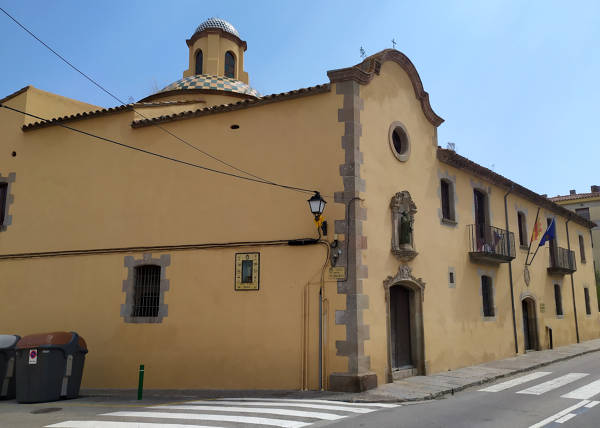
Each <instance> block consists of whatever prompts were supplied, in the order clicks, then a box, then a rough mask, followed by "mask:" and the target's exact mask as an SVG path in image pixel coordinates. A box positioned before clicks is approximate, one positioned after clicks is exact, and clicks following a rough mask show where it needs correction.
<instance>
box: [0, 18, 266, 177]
mask: <svg viewBox="0 0 600 428" xmlns="http://www.w3.org/2000/svg"><path fill="white" fill-rule="evenodd" d="M0 10H1V11H2V12H4V14H5V15H6V16H8V17H9V18H10V19H12V20H13V21H14V22H15V24H17V25H18V26H19V27H21V28H22V29H23V30H25V31H26V32H27V33H28V34H29V35H30V36H31V37H33V38H34V39H36V40H37V41H38V42H40V43H41V44H42V45H43V46H44V47H45V48H46V49H48V50H49V51H50V52H52V53H53V54H54V55H56V56H57V57H58V58H60V59H61V60H62V61H63V62H64V63H65V64H67V65H68V66H69V67H71V68H72V69H73V70H75V71H76V72H78V73H79V74H81V75H82V76H83V77H85V78H86V79H87V80H89V81H90V82H92V83H93V84H94V85H96V86H97V87H98V88H99V89H100V90H102V91H103V92H105V93H106V94H108V95H109V96H111V97H112V98H113V99H115V100H116V101H117V102H119V103H121V104H123V105H125V104H127V103H125V102H124V101H122V100H121V99H120V98H119V97H117V96H116V95H114V94H113V93H112V92H110V91H109V90H108V89H106V88H105V87H104V86H102V85H101V84H100V83H98V82H96V81H95V80H94V79H92V78H91V77H90V76H88V75H87V74H86V73H84V72H83V71H81V70H80V69H79V68H77V67H76V66H75V65H73V64H72V63H71V62H70V61H69V60H68V59H66V58H65V57H63V56H62V55H61V54H59V53H58V52H56V51H55V50H54V49H52V48H51V47H50V46H49V45H48V44H47V43H45V42H44V41H43V40H42V39H40V38H39V37H38V36H36V35H35V34H34V33H33V32H31V31H30V30H29V29H28V28H27V27H25V26H24V25H23V24H21V23H20V22H19V21H18V20H17V19H16V18H15V17H13V16H12V15H11V14H9V13H8V12H7V11H6V10H4V9H3V8H2V7H0ZM132 110H133V111H134V112H135V113H136V114H138V115H140V116H141V117H143V118H144V119H149V118H148V117H147V116H145V115H144V114H142V113H140V112H139V111H137V110H136V109H135V108H133V106H132ZM152 125H153V126H156V127H157V128H158V129H160V130H161V131H163V132H165V133H167V134H169V135H170V136H171V137H173V138H175V139H176V140H178V141H180V142H181V143H183V144H185V145H186V146H188V147H190V148H192V149H194V150H197V151H199V152H200V153H202V154H203V155H205V156H208V157H209V158H211V159H213V160H215V161H217V162H219V163H221V164H223V165H226V166H228V167H229V168H232V169H234V170H236V171H238V172H241V173H242V174H246V175H248V176H250V177H253V178H255V179H257V180H261V181H264V182H265V183H272V184H276V183H274V182H271V181H270V180H267V179H265V178H262V177H260V176H258V175H255V174H252V173H251V172H248V171H245V170H243V169H241V168H238V167H236V166H234V165H232V164H230V163H228V162H226V161H224V160H222V159H219V158H218V157H216V156H214V155H212V154H210V153H208V152H207V151H205V150H202V149H201V148H199V147H197V146H195V145H193V144H192V143H190V142H188V141H186V140H184V139H183V138H181V137H179V136H177V135H176V134H174V133H173V132H171V131H169V130H168V129H166V128H164V127H163V126H161V125H159V124H156V123H153V124H152Z"/></svg>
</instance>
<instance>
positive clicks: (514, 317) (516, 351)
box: [504, 186, 519, 354]
mask: <svg viewBox="0 0 600 428" xmlns="http://www.w3.org/2000/svg"><path fill="white" fill-rule="evenodd" d="M513 189H514V187H513V186H511V188H510V189H509V190H508V192H506V194H505V195H504V219H505V220H506V245H507V247H508V254H509V255H510V238H509V237H510V234H509V232H510V229H509V228H508V206H507V202H506V198H508V195H509V194H510V193H511V192H512V191H513ZM508 278H509V280H510V302H511V306H510V307H511V309H512V321H513V334H514V336H515V354H518V353H519V342H518V340H517V319H516V316H515V292H514V290H513V274H512V260H509V262H508Z"/></svg>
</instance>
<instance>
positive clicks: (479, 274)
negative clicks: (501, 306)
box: [477, 269, 498, 322]
mask: <svg viewBox="0 0 600 428" xmlns="http://www.w3.org/2000/svg"><path fill="white" fill-rule="evenodd" d="M483 276H487V277H488V278H490V280H491V283H492V285H491V287H492V293H491V295H492V308H494V315H493V316H485V315H484V312H483V281H482V280H481V277H483ZM477 277H478V278H479V301H480V302H481V303H480V305H481V306H480V310H479V313H480V315H481V319H482V320H483V321H486V322H488V321H496V320H497V318H496V317H497V316H498V306H497V305H496V274H495V272H491V271H484V270H481V269H477Z"/></svg>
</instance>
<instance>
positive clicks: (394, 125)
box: [388, 121, 410, 162]
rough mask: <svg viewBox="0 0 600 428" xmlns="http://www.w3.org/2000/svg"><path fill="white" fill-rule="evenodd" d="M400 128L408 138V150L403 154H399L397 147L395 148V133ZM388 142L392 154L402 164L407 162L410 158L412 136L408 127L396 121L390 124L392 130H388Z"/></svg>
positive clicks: (406, 141) (406, 140)
mask: <svg viewBox="0 0 600 428" xmlns="http://www.w3.org/2000/svg"><path fill="white" fill-rule="evenodd" d="M397 128H400V129H401V130H402V132H403V133H404V136H405V137H406V139H405V141H404V142H405V143H406V150H405V151H404V152H403V153H399V152H398V151H397V150H396V147H394V136H393V135H394V131H395V130H396V129H397ZM388 142H389V144H390V149H391V150H392V153H393V154H394V156H395V157H396V159H398V160H399V161H400V162H406V161H407V160H408V158H409V157H410V136H409V135H408V131H407V130H406V126H404V124H403V123H402V122H399V121H394V122H392V123H391V124H390V128H389V130H388Z"/></svg>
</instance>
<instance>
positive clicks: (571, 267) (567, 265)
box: [548, 246, 577, 275]
mask: <svg viewBox="0 0 600 428" xmlns="http://www.w3.org/2000/svg"><path fill="white" fill-rule="evenodd" d="M576 270H577V263H576V262H575V252H574V251H572V250H568V249H566V248H561V247H553V246H550V266H548V273H552V274H559V275H565V274H569V273H573V272H575V271H576Z"/></svg>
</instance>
